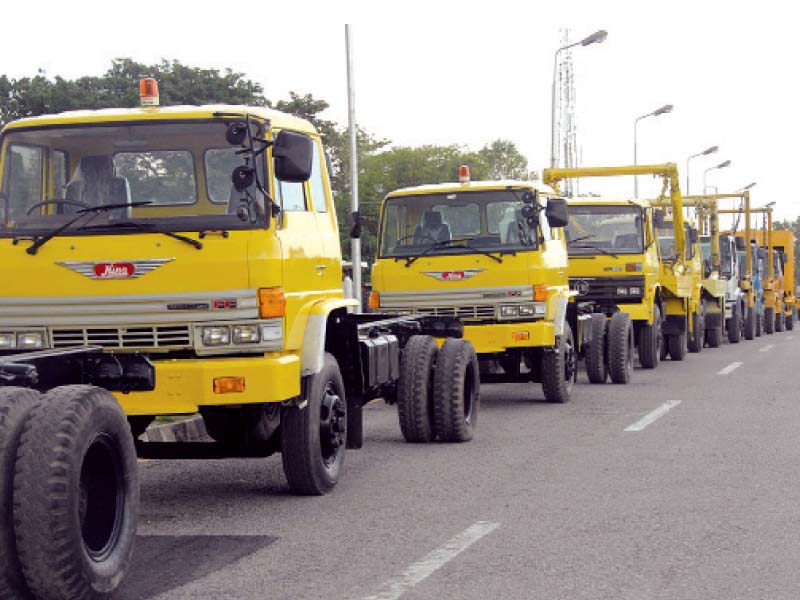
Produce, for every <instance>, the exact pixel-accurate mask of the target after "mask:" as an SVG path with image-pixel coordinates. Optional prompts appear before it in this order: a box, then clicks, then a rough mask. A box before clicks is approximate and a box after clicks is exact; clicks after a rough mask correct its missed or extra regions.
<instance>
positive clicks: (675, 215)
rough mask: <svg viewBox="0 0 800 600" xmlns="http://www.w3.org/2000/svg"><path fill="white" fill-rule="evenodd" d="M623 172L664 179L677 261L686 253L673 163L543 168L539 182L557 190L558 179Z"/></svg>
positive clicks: (678, 192) (679, 193) (682, 259)
mask: <svg viewBox="0 0 800 600" xmlns="http://www.w3.org/2000/svg"><path fill="white" fill-rule="evenodd" d="M623 175H653V176H654V177H661V178H663V179H664V185H665V188H666V187H667V186H669V191H670V194H669V199H670V206H671V207H672V223H673V227H674V228H675V250H676V254H677V257H678V262H681V263H682V262H683V261H684V257H685V256H686V236H685V235H684V227H683V199H682V198H681V188H680V182H679V178H678V167H677V166H676V165H675V163H664V164H660V165H625V166H618V167H576V168H572V169H545V170H544V173H543V175H542V178H543V182H544V183H545V184H546V185H549V186H551V187H553V189H555V190H556V191H558V182H559V181H563V180H564V179H577V178H580V177H620V176H623Z"/></svg>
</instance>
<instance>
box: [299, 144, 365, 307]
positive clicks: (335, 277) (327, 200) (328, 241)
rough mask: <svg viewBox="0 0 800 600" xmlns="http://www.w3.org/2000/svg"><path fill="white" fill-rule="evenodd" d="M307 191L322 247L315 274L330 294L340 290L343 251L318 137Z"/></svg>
mask: <svg viewBox="0 0 800 600" xmlns="http://www.w3.org/2000/svg"><path fill="white" fill-rule="evenodd" d="M308 192H309V196H310V203H309V207H310V209H311V210H313V212H314V215H315V218H316V223H317V234H318V236H319V241H320V245H321V249H322V254H321V256H320V260H319V261H318V262H317V264H316V265H315V267H316V268H317V277H318V278H319V283H320V285H321V286H322V288H323V289H326V290H328V295H330V293H331V291H336V292H338V291H340V290H341V289H342V269H341V260H342V250H341V242H340V240H339V230H338V228H337V226H336V209H335V207H334V205H333V194H332V193H331V188H330V178H329V176H328V169H327V167H326V164H325V160H324V154H323V153H322V151H321V145H320V142H319V140H314V159H313V164H312V170H311V178H310V179H309V180H308ZM354 268H356V267H355V265H354Z"/></svg>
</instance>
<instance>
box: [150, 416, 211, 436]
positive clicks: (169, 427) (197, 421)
mask: <svg viewBox="0 0 800 600" xmlns="http://www.w3.org/2000/svg"><path fill="white" fill-rule="evenodd" d="M139 439H140V440H141V441H143V442H201V441H205V440H208V439H209V438H208V432H207V431H206V424H205V422H204V421H203V417H201V416H200V415H195V416H193V417H190V418H188V419H185V420H183V421H175V422H174V423H165V424H163V425H151V426H150V427H148V428H147V431H145V432H144V435H142V437H140V438H139Z"/></svg>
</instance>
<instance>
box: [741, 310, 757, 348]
mask: <svg viewBox="0 0 800 600" xmlns="http://www.w3.org/2000/svg"><path fill="white" fill-rule="evenodd" d="M745 310H746V316H745V318H744V339H746V340H752V339H755V337H756V307H755V306H753V307H750V306H748V307H747V308H746V309H745Z"/></svg>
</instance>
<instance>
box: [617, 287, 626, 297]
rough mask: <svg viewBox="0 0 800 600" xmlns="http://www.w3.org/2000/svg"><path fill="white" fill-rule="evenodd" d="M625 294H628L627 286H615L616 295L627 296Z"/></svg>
mask: <svg viewBox="0 0 800 600" xmlns="http://www.w3.org/2000/svg"><path fill="white" fill-rule="evenodd" d="M627 295H628V288H626V287H618V288H617V296H627Z"/></svg>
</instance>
